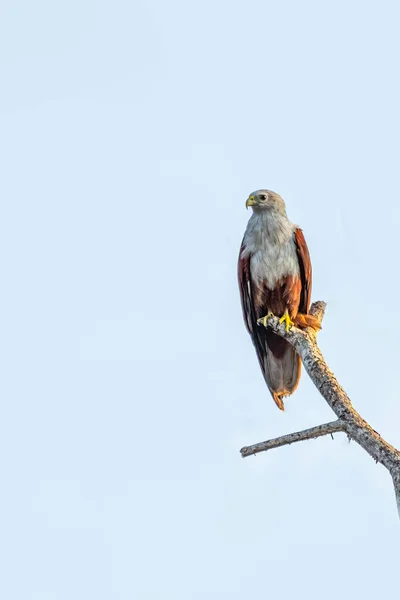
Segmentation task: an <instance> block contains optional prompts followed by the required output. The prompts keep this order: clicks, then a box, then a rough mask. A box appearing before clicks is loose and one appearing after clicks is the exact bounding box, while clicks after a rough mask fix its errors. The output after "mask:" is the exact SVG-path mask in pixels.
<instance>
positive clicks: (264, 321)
mask: <svg viewBox="0 0 400 600" xmlns="http://www.w3.org/2000/svg"><path fill="white" fill-rule="evenodd" d="M274 316H275V315H274V313H272V312H271V311H270V310H269V311H268V314H267V315H265V317H261V319H257V325H264V327H266V326H267V321H268V319H270V318H271V317H274Z"/></svg>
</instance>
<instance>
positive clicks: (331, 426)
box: [240, 419, 345, 458]
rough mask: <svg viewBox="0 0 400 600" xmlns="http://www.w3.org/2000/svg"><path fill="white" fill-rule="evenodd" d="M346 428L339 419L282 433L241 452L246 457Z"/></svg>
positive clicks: (246, 447)
mask: <svg viewBox="0 0 400 600" xmlns="http://www.w3.org/2000/svg"><path fill="white" fill-rule="evenodd" d="M344 430H345V429H344V423H343V422H342V421H341V420H340V419H337V420H336V421H332V422H331V423H325V424H324V425H317V426H316V427H311V428H310V429H304V430H303V431H297V432H296V433H289V434H287V435H282V436H280V437H278V438H274V439H273V440H268V441H266V442H260V443H259V444H254V445H253V446H245V447H244V448H242V449H241V451H240V453H241V455H242V456H243V458H244V457H246V456H251V455H252V454H258V453H259V452H266V451H267V450H272V448H279V447H280V446H286V445H287V444H293V443H294V442H302V441H304V440H311V439H313V438H317V437H322V436H323V435H329V434H333V433H337V432H338V431H344Z"/></svg>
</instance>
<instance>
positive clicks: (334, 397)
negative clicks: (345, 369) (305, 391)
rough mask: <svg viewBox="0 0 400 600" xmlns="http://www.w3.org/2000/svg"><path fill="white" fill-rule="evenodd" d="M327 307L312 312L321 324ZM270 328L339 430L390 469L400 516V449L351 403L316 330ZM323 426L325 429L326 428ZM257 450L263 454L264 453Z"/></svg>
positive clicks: (275, 324)
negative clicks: (297, 361) (291, 351)
mask: <svg viewBox="0 0 400 600" xmlns="http://www.w3.org/2000/svg"><path fill="white" fill-rule="evenodd" d="M325 308H326V304H325V302H315V303H314V304H313V305H312V307H311V310H310V313H311V314H312V315H313V316H314V317H316V318H317V319H318V320H319V322H321V321H322V319H323V316H324V313H325ZM260 327H263V325H260ZM267 327H269V328H270V329H272V331H274V332H275V333H276V334H278V335H280V336H281V337H282V338H284V339H285V340H287V341H288V342H289V343H290V344H291V345H292V346H293V348H294V349H295V350H296V351H297V353H298V354H299V355H300V357H301V359H302V362H303V365H304V368H305V369H306V371H307V373H308V375H309V376H310V378H311V380H312V382H313V383H314V385H315V386H316V388H317V389H318V391H319V392H320V393H321V395H322V396H323V398H324V399H325V400H326V402H327V403H328V404H329V406H330V407H331V409H332V410H333V412H334V413H335V414H336V416H337V417H338V420H339V422H340V424H341V425H342V429H340V430H341V431H345V432H346V433H347V435H348V436H349V438H351V439H353V440H354V441H355V442H357V443H358V444H359V445H360V446H361V447H362V448H363V449H364V450H365V451H366V452H368V454H369V455H370V456H372V458H373V459H374V460H375V461H376V462H379V463H381V464H382V465H384V466H385V467H386V468H387V469H388V471H389V472H390V474H391V476H392V479H393V484H394V486H395V492H396V499H397V505H398V509H399V515H400V452H399V450H397V449H396V448H395V447H394V446H392V445H391V444H389V443H388V442H387V441H386V440H384V439H383V438H382V437H381V436H380V435H379V433H378V432H377V431H375V430H374V429H373V428H372V427H371V425H369V423H367V421H365V419H363V418H362V417H361V415H360V414H359V413H358V412H357V411H356V410H355V408H354V407H353V405H352V404H351V401H350V398H349V397H348V396H347V394H346V392H345V391H344V389H343V388H342V387H341V386H340V384H339V383H338V381H337V379H336V377H335V376H334V374H333V373H332V371H331V370H330V368H329V367H328V365H327V364H326V362H325V359H324V357H323V356H322V352H321V350H320V349H319V347H318V345H317V341H316V333H315V332H314V331H312V330H311V329H306V330H304V331H303V330H300V329H297V328H295V327H292V328H291V329H290V331H288V332H287V331H286V330H285V326H284V325H283V324H282V325H280V324H279V319H278V318H277V317H272V318H270V319H269V320H268V323H267ZM328 425H329V424H328ZM321 427H326V425H325V426H321ZM312 429H316V428H312ZM308 431H312V430H308ZM304 433H305V432H298V433H294V434H289V436H284V437H290V436H295V439H292V441H301V439H309V438H308V437H303V438H302V437H301V436H302V435H304ZM321 435H324V434H321ZM299 436H300V437H299ZM309 437H317V436H309ZM278 439H282V438H278ZM273 443H275V445H270V444H273ZM286 443H291V442H286ZM261 445H264V448H263V449H265V450H268V449H269V448H276V447H278V446H279V445H283V444H276V440H270V441H267V442H262V443H261ZM257 446H260V444H255V445H253V446H249V448H254V447H257ZM265 446H266V447H265ZM244 450H246V448H242V450H241V452H242V456H249V454H254V452H248V453H247V452H246V453H243V451H244ZM257 451H258V452H260V451H261V450H257Z"/></svg>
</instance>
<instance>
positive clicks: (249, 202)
mask: <svg viewBox="0 0 400 600" xmlns="http://www.w3.org/2000/svg"><path fill="white" fill-rule="evenodd" d="M254 204H255V202H254V196H249V197H248V198H247V200H246V208H249V206H254Z"/></svg>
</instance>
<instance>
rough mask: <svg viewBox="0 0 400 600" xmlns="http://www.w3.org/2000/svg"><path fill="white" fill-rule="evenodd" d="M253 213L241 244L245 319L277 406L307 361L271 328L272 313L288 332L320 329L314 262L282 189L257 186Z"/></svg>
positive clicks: (294, 385)
mask: <svg viewBox="0 0 400 600" xmlns="http://www.w3.org/2000/svg"><path fill="white" fill-rule="evenodd" d="M249 207H251V209H252V210H253V214H252V215H251V217H250V219H249V222H248V224H247V228H246V231H245V233H244V236H243V240H242V244H241V247H240V253H239V260H238V280H239V291H240V297H241V304H242V311H243V319H244V322H245V325H246V328H247V330H248V332H249V334H250V336H251V339H252V341H253V344H254V346H255V350H256V353H257V357H258V361H259V363H260V367H261V371H262V373H263V376H264V379H265V382H266V384H267V386H268V389H269V391H270V393H271V395H272V398H273V399H274V401H275V403H276V405H277V406H278V408H280V409H281V410H284V403H283V398H284V397H286V396H290V395H291V394H292V393H293V392H294V391H295V390H296V388H297V386H298V384H299V381H300V375H301V360H300V357H299V355H298V354H297V353H296V351H295V350H294V349H293V347H292V346H291V345H290V344H289V343H288V342H287V341H286V340H284V339H283V338H282V337H280V336H278V335H276V334H275V333H274V332H273V331H271V330H270V329H268V327H267V322H268V319H269V318H270V317H271V316H276V317H279V321H280V323H285V328H286V331H289V329H290V328H291V327H292V326H293V325H295V326H296V327H299V328H301V329H304V328H306V327H311V328H312V329H314V330H318V329H319V328H320V326H319V323H318V321H317V319H316V318H315V317H313V316H312V315H309V314H308V312H309V308H310V302H311V286H312V267H311V259H310V254H309V251H308V247H307V244H306V241H305V238H304V235H303V231H302V230H301V229H300V228H299V227H298V226H297V225H295V224H294V223H292V222H291V221H290V220H289V218H288V216H287V214H286V206H285V203H284V201H283V199H282V198H281V196H279V194H277V193H275V192H272V191H271V190H264V189H262V190H257V191H255V192H253V193H251V194H250V196H249V197H248V198H247V200H246V208H249Z"/></svg>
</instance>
